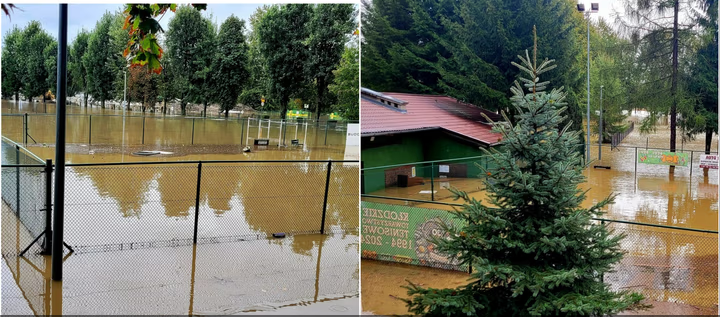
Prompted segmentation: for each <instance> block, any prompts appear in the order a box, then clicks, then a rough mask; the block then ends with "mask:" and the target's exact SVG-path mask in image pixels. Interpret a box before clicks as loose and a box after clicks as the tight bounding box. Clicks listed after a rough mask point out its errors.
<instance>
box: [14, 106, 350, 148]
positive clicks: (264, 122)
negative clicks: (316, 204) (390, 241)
mask: <svg viewBox="0 0 720 317" xmlns="http://www.w3.org/2000/svg"><path fill="white" fill-rule="evenodd" d="M348 123H353V122H350V121H338V120H329V119H326V120H320V121H316V120H307V119H304V118H291V119H285V120H282V119H269V118H263V117H229V118H209V117H184V116H138V115H126V116H122V115H85V114H68V116H67V126H68V131H67V136H66V139H67V143H68V144H83V145H150V144H152V145H156V146H161V147H170V146H184V145H208V146H212V145H233V146H254V145H261V146H274V147H276V148H277V147H278V146H283V147H284V146H287V147H294V146H337V145H344V144H345V139H346V131H347V125H348ZM55 132H56V118H55V115H52V114H3V115H2V134H3V135H5V136H7V137H8V138H10V139H11V140H13V141H15V142H18V143H21V144H23V145H43V144H54V143H55Z"/></svg>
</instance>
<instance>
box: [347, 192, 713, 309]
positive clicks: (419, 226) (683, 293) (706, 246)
mask: <svg viewBox="0 0 720 317" xmlns="http://www.w3.org/2000/svg"><path fill="white" fill-rule="evenodd" d="M460 206H461V205H460V204H449V203H438V202H430V201H425V202H423V201H412V200H407V199H398V198H393V197H381V196H369V195H363V197H362V205H361V217H362V219H361V221H362V222H361V223H362V230H361V238H362V247H361V255H362V257H363V258H366V259H376V260H382V261H391V262H400V263H408V264H412V265H422V266H431V267H438V268H445V269H452V270H458V271H468V268H466V267H459V266H457V265H454V264H453V263H450V262H449V260H448V258H447V256H446V255H443V254H439V253H437V252H435V251H434V249H433V248H434V245H432V244H431V243H429V242H428V241H427V237H429V236H431V235H434V236H441V235H443V234H444V233H443V232H442V230H438V229H440V228H439V225H438V224H439V222H446V223H452V222H458V221H459V220H457V219H455V218H453V217H451V215H450V214H449V213H448V212H447V211H448V210H451V209H452V208H459V207H460ZM595 221H598V222H602V223H604V224H606V225H607V226H608V228H609V229H610V230H611V232H612V234H625V235H626V238H625V239H624V240H622V242H621V249H622V250H623V251H625V256H624V258H623V259H622V260H621V261H620V262H619V263H617V264H616V265H615V267H614V269H613V271H612V272H610V273H608V274H605V276H603V280H604V281H605V283H607V284H609V285H610V287H611V288H612V289H614V290H634V291H637V292H640V293H642V294H644V295H645V296H646V297H647V298H648V299H651V300H657V301H669V302H682V303H687V304H691V305H697V306H704V307H711V306H714V305H717V296H718V290H717V283H718V264H717V256H718V233H717V231H709V230H696V229H686V228H678V227H669V226H662V225H655V224H644V223H636V222H628V221H619V220H609V219H597V220H595ZM404 239H407V240H409V241H408V242H404V241H403V242H400V241H402V240H404ZM408 246H410V247H408Z"/></svg>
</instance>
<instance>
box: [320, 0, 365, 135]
mask: <svg viewBox="0 0 720 317" xmlns="http://www.w3.org/2000/svg"><path fill="white" fill-rule="evenodd" d="M354 13H355V9H354V8H353V5H352V4H318V5H316V6H315V8H314V10H313V14H312V18H311V19H310V24H309V27H310V34H309V35H310V37H309V40H308V42H309V44H308V48H309V49H310V58H309V59H308V62H309V64H308V71H309V75H310V78H312V79H313V80H314V81H315V87H316V89H317V93H316V98H317V99H316V101H315V113H316V118H317V119H318V121H319V119H320V113H321V112H322V111H326V110H328V109H329V108H330V103H329V98H328V97H329V96H328V85H329V84H331V83H332V79H333V70H335V69H336V68H337V66H338V63H339V62H340V58H341V56H342V53H343V50H344V44H345V42H346V41H347V35H348V34H350V32H352V30H353V28H354V26H355V21H354V19H355V17H356V15H355V14H354Z"/></svg>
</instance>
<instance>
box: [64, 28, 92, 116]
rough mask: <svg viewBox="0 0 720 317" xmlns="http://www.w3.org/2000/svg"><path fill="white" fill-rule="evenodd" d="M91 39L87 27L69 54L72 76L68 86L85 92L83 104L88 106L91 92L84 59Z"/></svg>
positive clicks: (80, 33)
mask: <svg viewBox="0 0 720 317" xmlns="http://www.w3.org/2000/svg"><path fill="white" fill-rule="evenodd" d="M89 40H90V33H89V32H87V31H86V30H85V29H83V30H81V31H80V32H78V34H77V36H75V40H74V41H73V43H72V44H71V45H70V52H69V54H68V74H69V75H70V76H69V78H71V80H68V87H72V89H71V90H72V91H74V92H83V106H85V107H87V102H88V97H89V94H88V85H87V82H88V80H87V69H86V68H85V65H84V64H83V61H82V59H83V56H85V53H86V52H87V47H88V41H89Z"/></svg>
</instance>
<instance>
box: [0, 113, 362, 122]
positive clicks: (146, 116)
mask: <svg viewBox="0 0 720 317" xmlns="http://www.w3.org/2000/svg"><path fill="white" fill-rule="evenodd" d="M26 115H27V116H28V117H33V116H53V117H54V116H55V113H3V114H2V116H3V117H23V116H26ZM66 116H69V117H70V116H95V117H126V118H160V119H163V118H185V119H211V120H218V119H219V120H228V121H236V120H237V119H238V118H237V117H234V116H228V117H227V118H226V117H225V116H220V117H202V116H190V115H186V116H183V115H177V114H164V115H163V114H91V113H68V114H66ZM246 118H247V119H250V120H261V121H263V122H266V121H268V120H271V121H272V122H281V121H282V122H295V121H298V120H297V119H298V118H292V119H290V118H286V119H285V120H281V119H279V118H275V119H272V118H269V119H265V118H259V117H257V116H247V117H241V118H240V119H246ZM300 119H303V121H304V122H321V123H327V122H337V123H359V121H358V120H343V119H321V120H316V119H305V118H300Z"/></svg>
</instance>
